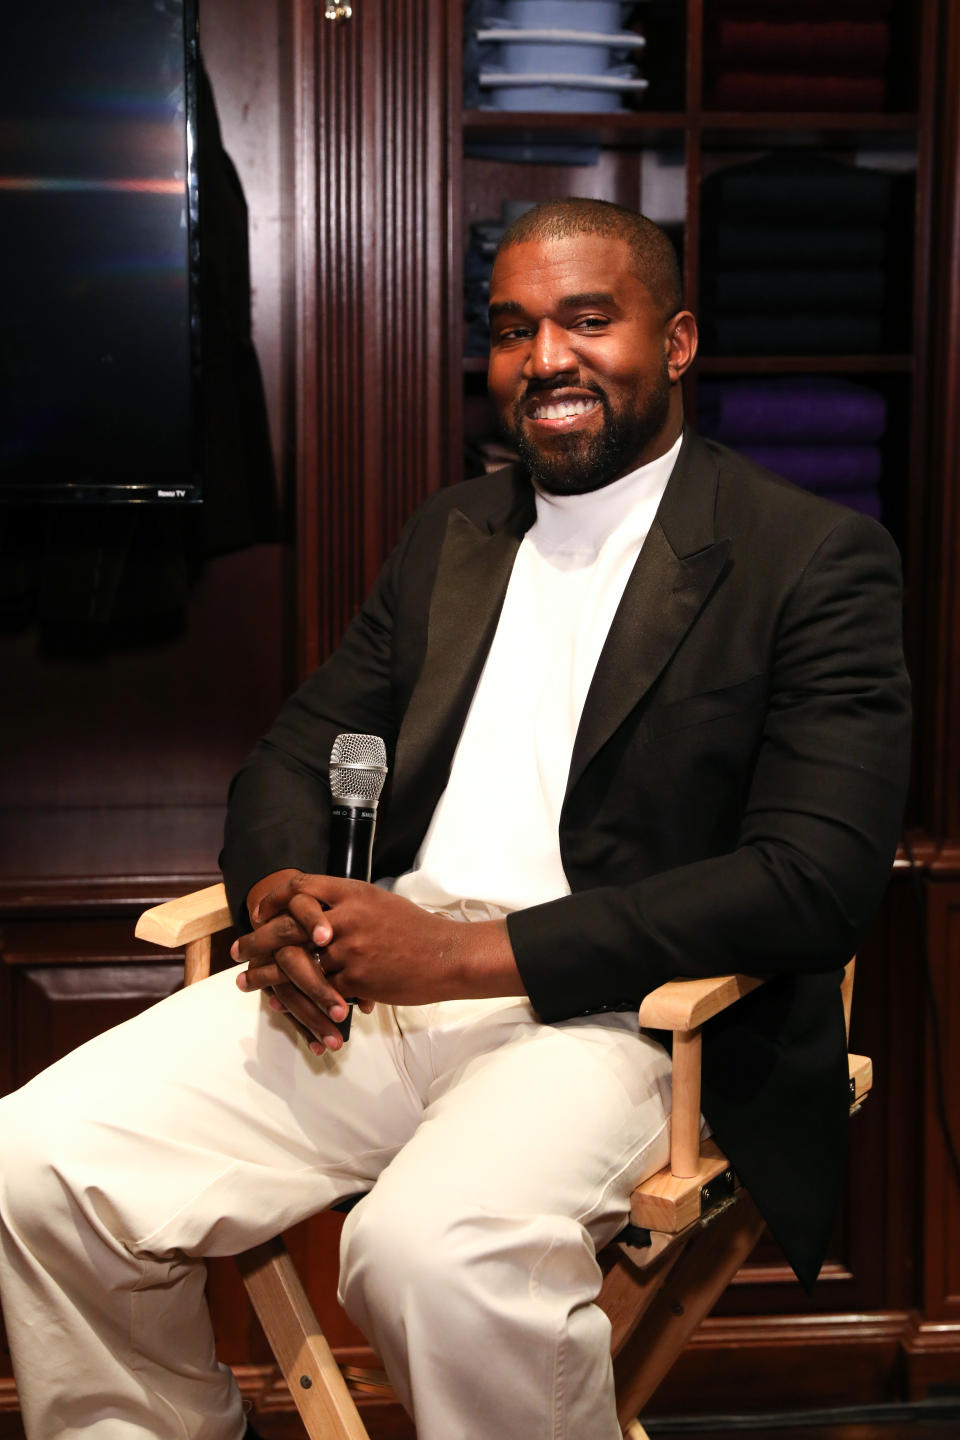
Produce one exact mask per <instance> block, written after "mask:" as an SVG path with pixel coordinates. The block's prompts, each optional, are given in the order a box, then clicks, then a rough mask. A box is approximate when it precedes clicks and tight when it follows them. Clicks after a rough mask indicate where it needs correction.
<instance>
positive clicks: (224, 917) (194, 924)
mask: <svg viewBox="0 0 960 1440" xmlns="http://www.w3.org/2000/svg"><path fill="white" fill-rule="evenodd" d="M232 924H233V920H232V918H231V915H230V911H229V909H228V907H227V895H226V891H225V890H224V888H223V886H222V885H208V886H207V888H206V889H205V890H194V891H193V893H192V894H190V895H181V896H180V897H179V898H178V899H176V900H168V901H166V903H165V904H163V905H154V907H153V909H152V910H144V912H143V914H142V915H141V916H140V919H139V920H138V921H137V928H136V935H137V938H138V939H140V940H150V941H152V943H153V944H154V945H165V946H166V947H167V948H168V949H170V950H175V949H177V948H178V947H179V946H180V945H187V944H189V943H190V942H191V941H193V940H201V939H203V938H204V937H205V936H207V935H215V934H216V932H217V931H218V930H226V929H228V928H229V926H230V925H232Z"/></svg>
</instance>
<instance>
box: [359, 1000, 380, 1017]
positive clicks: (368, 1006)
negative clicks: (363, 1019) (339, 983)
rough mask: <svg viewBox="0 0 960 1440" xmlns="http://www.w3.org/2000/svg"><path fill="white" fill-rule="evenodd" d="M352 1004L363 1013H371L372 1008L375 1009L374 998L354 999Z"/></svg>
mask: <svg viewBox="0 0 960 1440" xmlns="http://www.w3.org/2000/svg"><path fill="white" fill-rule="evenodd" d="M354 1004H355V1005H356V1006H357V1009H358V1010H361V1011H362V1012H363V1014H364V1015H372V1014H373V1012H374V1010H375V1009H376V1005H377V1002H376V1000H356V1001H354Z"/></svg>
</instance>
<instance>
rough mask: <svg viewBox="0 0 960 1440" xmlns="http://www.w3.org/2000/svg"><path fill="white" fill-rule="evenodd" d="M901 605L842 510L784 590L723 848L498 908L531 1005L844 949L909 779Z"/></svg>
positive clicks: (630, 992) (557, 1015) (790, 962)
mask: <svg viewBox="0 0 960 1440" xmlns="http://www.w3.org/2000/svg"><path fill="white" fill-rule="evenodd" d="M901 617H902V608H901V585H900V564H899V557H898V555H897V551H896V548H895V546H894V544H893V542H892V540H891V539H890V537H889V535H888V534H887V532H886V531H885V530H883V529H882V527H880V526H879V525H876V524H875V523H874V522H870V521H866V520H864V519H863V518H862V517H860V516H856V515H854V514H852V513H850V514H849V515H847V516H845V517H843V518H841V519H840V520H839V521H838V522H837V523H836V525H835V526H834V527H833V528H832V529H831V530H830V532H829V533H828V534H827V536H826V538H825V539H823V540H822V542H821V543H820V545H819V548H818V549H817V551H816V553H815V554H814V555H813V556H812V558H811V559H810V561H809V562H808V564H807V565H806V566H805V568H804V570H803V572H802V574H801V576H800V578H799V580H798V581H797V583H796V584H795V586H794V588H793V590H792V593H790V595H789V596H788V598H787V600H786V603H785V605H784V608H783V611H782V618H781V622H780V624H779V626H778V628H777V631H776V637H775V643H774V654H773V656H772V668H771V685H770V692H769V704H768V709H767V712H766V716H765V721H764V727H763V733H762V740H761V744H760V747H759V751H758V754H757V758H756V763H755V766H754V769H753V772H752V776H751V780H750V784H749V789H748V793H747V797H746V803H745V806H744V809H743V815H742V823H741V827H740V833H739V837H738V843H737V845H736V847H735V849H733V850H732V851H731V853H729V854H720V855H714V856H710V857H707V858H704V859H702V860H698V861H695V862H693V863H691V864H687V865H684V866H682V867H680V868H677V869H670V870H666V871H663V872H661V873H659V874H653V875H648V876H646V877H644V878H642V879H638V880H637V881H636V882H635V883H630V884H627V885H623V886H604V885H600V886H598V887H596V888H593V889H586V890H581V891H578V892H576V893H574V894H572V895H569V896H565V897H564V898H563V899H560V900H554V901H550V902H548V903H546V904H543V905H538V906H534V907H531V908H529V909H526V910H522V911H518V912H516V913H515V914H513V915H511V916H509V917H508V920H507V925H508V930H509V934H510V939H511V942H512V945H513V949H514V954H515V957H516V961H517V965H518V967H519V969H520V973H521V976H522V978H523V980H524V983H525V985H526V988H527V992H528V994H529V995H530V998H531V1000H532V1002H533V1004H534V1006H535V1007H536V1009H537V1011H538V1013H539V1014H540V1015H541V1017H542V1018H543V1019H545V1020H559V1019H564V1018H566V1017H568V1016H571V1015H576V1014H582V1013H583V1012H584V1011H588V1010H591V1009H597V1008H618V1009H619V1008H627V1007H629V1008H633V1007H635V1006H636V1005H638V1004H639V1003H640V1001H641V1000H642V999H643V997H644V996H645V995H646V994H647V993H648V992H649V991H650V990H652V989H654V988H655V987H656V986H657V985H659V984H661V983H663V982H664V981H667V980H670V979H675V978H678V977H681V976H686V977H697V976H710V975H718V974H725V973H729V972H731V971H743V972H746V973H748V974H756V975H770V974H776V973H784V972H803V971H806V972H813V971H818V970H823V971H825V970H831V969H834V968H835V967H837V966H839V965H842V964H844V963H845V962H846V961H847V960H848V959H849V958H850V956H851V955H852V954H853V953H854V951H855V949H856V947H857V945H858V943H859V941H860V939H861V937H862V935H863V933H864V930H865V928H866V926H867V925H868V924H869V922H870V920H871V919H872V918H873V915H874V913H875V912H876V909H877V907H878V906H879V903H880V900H881V899H882V896H883V892H884V889H885V887H886V884H887V882H888V880H889V875H890V868H891V864H892V861H893V857H894V854H895V851H896V845H897V839H898V836H899V831H900V824H901V819H902V814H903V806H904V800H905V795H906V785H907V778H908V768H909V734H910V719H909V716H910V705H909V681H908V678H907V674H906V669H905V665H904V660H903V653H902V643H901V625H902V618H901Z"/></svg>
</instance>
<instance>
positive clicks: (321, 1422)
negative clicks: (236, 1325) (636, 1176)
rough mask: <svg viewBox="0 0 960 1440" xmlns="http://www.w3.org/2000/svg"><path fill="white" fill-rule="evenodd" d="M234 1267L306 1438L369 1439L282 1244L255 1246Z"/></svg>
mask: <svg viewBox="0 0 960 1440" xmlns="http://www.w3.org/2000/svg"><path fill="white" fill-rule="evenodd" d="M237 1264H238V1266H239V1268H240V1273H241V1275H242V1276H243V1283H244V1284H245V1285H246V1287H247V1293H248V1294H249V1296H250V1299H251V1301H252V1303H253V1308H254V1309H255V1310H256V1312H257V1318H258V1319H259V1321H260V1324H261V1325H262V1326H263V1329H264V1333H265V1334H266V1337H267V1340H268V1341H269V1342H270V1348H271V1349H272V1350H273V1353H274V1355H275V1356H276V1358H277V1363H278V1365H279V1366H280V1369H281V1371H282V1372H283V1377H284V1379H285V1380H286V1382H287V1384H288V1385H289V1387H290V1394H291V1395H292V1396H293V1399H294V1402H295V1404H296V1407H297V1409H298V1410H299V1412H300V1418H301V1419H302V1421H303V1423H304V1426H305V1428H306V1431H307V1434H308V1435H309V1436H310V1440H369V1437H368V1435H367V1431H366V1429H365V1427H364V1424H363V1421H362V1420H361V1419H360V1413H359V1411H358V1410H357V1407H356V1405H355V1404H354V1403H353V1398H352V1396H351V1394H350V1391H349V1390H348V1389H347V1385H346V1382H345V1380H344V1378H343V1376H342V1375H341V1373H340V1369H339V1367H338V1365H337V1362H336V1360H335V1359H334V1358H333V1352H332V1351H331V1349H330V1346H329V1345H328V1344H327V1342H326V1340H325V1339H324V1336H323V1332H322V1331H321V1329H320V1326H319V1324H318V1322H317V1318H316V1316H315V1315H314V1313H313V1306H312V1305H311V1304H310V1301H309V1299H308V1298H307V1294H306V1291H305V1290H304V1288H303V1286H302V1285H301V1283H300V1277H299V1276H298V1274H297V1272H296V1270H295V1269H294V1265H293V1261H292V1260H291V1259H290V1256H289V1255H288V1254H287V1250H286V1246H285V1245H284V1243H283V1241H282V1240H281V1239H279V1237H278V1238H277V1239H275V1240H268V1241H266V1242H265V1243H264V1244H263V1245H257V1246H255V1247H254V1249H252V1250H248V1251H246V1253H245V1254H243V1255H238V1256H237Z"/></svg>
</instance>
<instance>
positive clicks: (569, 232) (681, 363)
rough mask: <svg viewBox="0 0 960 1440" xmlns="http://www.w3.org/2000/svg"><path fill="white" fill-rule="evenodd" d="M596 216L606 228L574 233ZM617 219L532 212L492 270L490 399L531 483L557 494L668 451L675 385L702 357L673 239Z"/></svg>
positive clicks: (675, 419)
mask: <svg viewBox="0 0 960 1440" xmlns="http://www.w3.org/2000/svg"><path fill="white" fill-rule="evenodd" d="M591 211H592V213H593V215H594V217H595V219H594V222H593V223H599V224H601V225H603V226H604V227H605V228H603V229H601V230H599V231H598V232H596V233H593V234H584V233H582V232H579V233H578V231H577V229H576V228H575V227H576V225H577V223H578V221H577V218H576V216H577V214H578V213H579V215H580V217H581V219H582V217H583V215H584V213H589V212H591ZM609 211H610V213H609V214H607V213H606V211H605V209H604V207H602V206H600V205H597V204H596V203H595V202H583V203H582V204H581V207H580V210H579V212H578V211H577V210H574V209H568V210H567V211H566V212H563V211H562V210H558V209H557V208H556V207H555V208H554V209H553V210H549V209H541V210H537V211H532V212H528V214H527V215H525V216H523V217H521V219H520V220H519V221H517V223H516V224H515V225H514V227H513V229H512V231H511V232H510V237H509V243H506V244H505V246H504V248H503V249H502V250H501V253H500V255H499V256H498V259H497V264H496V266H495V268H494V273H493V283H492V286H491V292H490V328H491V341H492V344H491V353H490V393H491V396H492V398H493V400H494V402H495V403H496V405H497V408H498V410H499V412H500V418H501V423H502V425H503V428H504V431H505V433H506V435H507V436H508V438H509V439H510V440H512V441H513V443H514V444H515V446H516V449H517V453H518V455H519V456H520V459H521V460H522V461H523V462H524V464H525V465H526V467H527V469H528V472H529V474H530V476H531V478H532V479H533V481H534V483H535V484H537V485H539V486H541V487H542V488H543V489H544V490H546V491H549V492H551V493H555V494H560V495H579V494H585V493H588V492H589V491H591V490H600V489H602V488H603V486H605V485H608V484H609V483H610V481H611V480H616V479H618V478H619V477H620V476H622V475H625V474H626V473H627V472H628V471H629V470H632V469H634V468H636V467H637V466H639V465H643V464H646V463H647V462H649V461H650V460H654V459H656V458H657V456H658V455H660V454H662V453H663V450H664V449H665V448H668V447H669V445H671V444H672V443H673V441H674V440H675V439H676V438H677V436H678V435H679V434H680V427H681V424H682V421H683V401H682V396H681V393H680V390H679V388H678V386H677V384H676V382H677V380H679V378H680V377H681V376H682V375H683V374H684V373H685V371H686V370H687V369H688V368H689V366H690V363H691V361H692V360H693V358H694V355H695V354H696V349H697V330H696V322H695V321H694V318H693V316H692V315H691V314H690V312H689V311H688V310H684V309H682V305H681V294H680V275H679V271H678V268H677V260H676V255H675V253H674V250H673V246H672V245H671V243H670V241H669V240H668V239H667V237H666V235H665V234H664V233H663V231H662V230H660V229H659V227H658V226H656V225H653V224H652V223H651V222H650V221H649V220H647V219H646V218H645V217H644V216H642V215H627V214H626V212H619V213H617V212H616V211H615V207H612V206H611V207H609ZM561 216H562V218H560V217H561ZM665 442H666V443H665Z"/></svg>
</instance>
